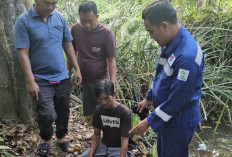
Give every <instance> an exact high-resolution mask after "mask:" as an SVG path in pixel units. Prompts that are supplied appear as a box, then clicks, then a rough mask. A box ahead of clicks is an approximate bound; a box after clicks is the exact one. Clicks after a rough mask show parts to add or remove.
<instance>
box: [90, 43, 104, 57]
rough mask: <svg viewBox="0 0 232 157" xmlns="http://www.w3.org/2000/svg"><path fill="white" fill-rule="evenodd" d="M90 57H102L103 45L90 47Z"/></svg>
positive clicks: (95, 44) (97, 44)
mask: <svg viewBox="0 0 232 157" xmlns="http://www.w3.org/2000/svg"><path fill="white" fill-rule="evenodd" d="M91 55H92V56H95V57H100V56H102V57H103V56H104V55H105V54H104V45H103V43H94V44H92V47H91Z"/></svg>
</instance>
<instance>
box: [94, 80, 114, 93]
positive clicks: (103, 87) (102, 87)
mask: <svg viewBox="0 0 232 157" xmlns="http://www.w3.org/2000/svg"><path fill="white" fill-rule="evenodd" d="M101 94H106V95H111V96H113V95H114V84H113V82H112V81H111V80H108V79H103V80H100V81H99V82H97V83H96V87H95V95H96V97H99V96H100V95H101Z"/></svg>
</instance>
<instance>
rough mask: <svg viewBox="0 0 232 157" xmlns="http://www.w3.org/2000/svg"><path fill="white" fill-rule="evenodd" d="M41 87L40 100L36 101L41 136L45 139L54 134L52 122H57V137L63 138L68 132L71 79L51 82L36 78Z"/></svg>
mask: <svg viewBox="0 0 232 157" xmlns="http://www.w3.org/2000/svg"><path fill="white" fill-rule="evenodd" d="M35 81H36V83H37V84H38V86H39V88H40V92H39V101H37V102H36V111H37V114H38V117H37V118H38V119H37V122H38V126H39V130H40V136H41V138H42V139H44V140H49V139H51V137H52V135H53V127H52V124H53V122H55V124H56V137H57V138H59V139H61V138H63V137H64V136H65V134H67V132H68V119H69V97H70V79H65V80H62V81H60V82H59V83H51V82H49V81H47V80H44V79H41V78H35Z"/></svg>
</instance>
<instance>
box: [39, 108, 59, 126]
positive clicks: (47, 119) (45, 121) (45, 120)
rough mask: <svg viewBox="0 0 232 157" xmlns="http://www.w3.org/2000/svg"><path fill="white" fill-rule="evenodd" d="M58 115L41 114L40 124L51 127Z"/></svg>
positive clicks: (52, 113)
mask: <svg viewBox="0 0 232 157" xmlns="http://www.w3.org/2000/svg"><path fill="white" fill-rule="evenodd" d="M56 117H57V115H56V113H54V112H53V111H50V112H44V113H40V114H39V115H38V122H39V124H40V125H50V124H52V123H53V122H54V121H55V120H56Z"/></svg>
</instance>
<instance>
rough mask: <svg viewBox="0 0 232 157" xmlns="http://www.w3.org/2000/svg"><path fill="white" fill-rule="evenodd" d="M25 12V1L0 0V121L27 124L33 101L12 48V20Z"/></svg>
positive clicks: (13, 21) (30, 120)
mask: <svg viewBox="0 0 232 157" xmlns="http://www.w3.org/2000/svg"><path fill="white" fill-rule="evenodd" d="M29 1H30V0H28V2H29ZM27 7H28V6H27ZM25 10H26V8H25V0H0V118H18V119H20V120H22V121H23V122H29V123H31V122H32V113H33V112H32V111H33V110H32V109H33V108H32V106H33V101H32V100H31V98H30V96H29V94H28V92H27V89H26V82H25V78H24V74H23V71H22V69H21V67H20V64H19V60H18V54H17V52H16V48H15V44H14V24H15V20H16V18H17V17H18V16H19V15H20V14H21V13H22V12H24V11H25Z"/></svg>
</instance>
